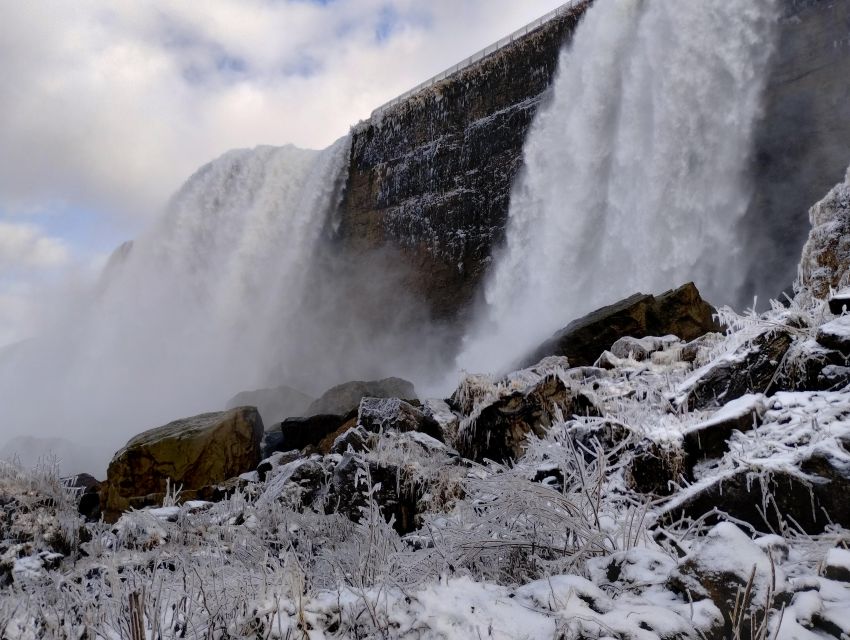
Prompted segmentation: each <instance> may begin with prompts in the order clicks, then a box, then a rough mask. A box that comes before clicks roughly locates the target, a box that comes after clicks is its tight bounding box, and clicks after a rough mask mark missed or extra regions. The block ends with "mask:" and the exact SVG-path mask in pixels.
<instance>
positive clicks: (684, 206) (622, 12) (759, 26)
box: [458, 0, 775, 371]
mask: <svg viewBox="0 0 850 640" xmlns="http://www.w3.org/2000/svg"><path fill="white" fill-rule="evenodd" d="M774 10H775V9H774V0H700V1H699V2H694V1H683V0H652V1H648V0H597V1H596V2H595V3H594V5H593V6H592V7H591V8H590V9H589V10H588V12H587V14H586V15H585V17H584V18H583V20H582V22H581V23H580V24H579V26H578V28H577V31H576V32H575V34H574V37H573V40H572V42H571V45H570V46H569V47H568V48H567V49H565V50H564V51H563V52H562V55H561V59H560V62H559V70H558V74H557V77H556V80H555V82H554V85H553V87H552V89H551V95H550V96H549V100H548V102H547V103H546V104H545V105H544V106H542V107H541V110H540V111H539V113H538V115H537V117H536V120H535V122H534V124H533V125H532V129H531V131H530V133H529V137H528V139H527V141H526V146H525V149H524V170H523V173H522V174H521V176H520V178H519V179H518V182H517V184H515V185H514V190H513V194H512V200H511V206H510V215H509V222H508V227H507V232H506V233H507V237H506V245H505V247H504V250H503V251H502V254H501V255H500V256H498V257H497V262H496V264H495V266H494V270H493V272H492V273H491V277H490V278H489V281H488V283H487V285H486V290H485V297H486V309H485V311H484V312H483V314H482V317H481V319H480V321H479V322H477V323H476V324H475V326H474V328H473V329H472V330H471V331H470V332H469V334H468V335H467V338H466V340H465V347H464V350H463V353H462V354H461V355H460V357H459V359H458V364H459V365H460V366H462V367H464V368H467V369H469V370H484V371H487V370H494V369H497V368H499V367H502V366H505V365H506V364H508V363H509V362H510V361H511V359H512V358H517V357H520V356H521V355H523V353H524V352H527V350H529V349H530V348H531V347H533V346H534V345H535V344H537V343H538V342H539V341H540V340H541V339H543V338H545V337H548V335H550V334H551V333H552V332H553V331H555V330H557V329H558V328H560V327H562V326H564V325H565V324H566V323H567V322H568V321H569V320H571V319H573V318H576V317H579V316H581V315H582V314H584V313H586V312H588V311H591V310H593V309H594V308H597V307H600V306H603V305H605V304H609V303H611V302H614V301H616V300H618V299H620V298H622V297H625V296H627V295H629V294H632V293H634V292H636V291H643V292H647V293H652V292H659V291H662V290H664V289H666V288H670V287H673V286H677V285H679V284H682V283H684V282H686V281H688V280H694V281H695V282H696V284H697V286H698V287H699V288H700V289H701V291H702V293H703V295H704V296H706V297H707V298H708V299H710V300H712V301H714V302H716V303H727V302H730V301H731V300H733V299H734V298H735V296H736V295H737V294H738V293H739V291H738V289H739V288H740V287H741V285H742V282H743V273H744V270H743V268H742V265H743V264H745V263H746V261H748V260H752V259H754V258H753V257H752V256H749V255H747V250H746V247H743V246H741V243H740V241H739V237H738V230H737V225H738V223H739V222H740V220H741V218H742V216H743V215H744V213H745V211H746V209H747V204H748V202H749V198H750V194H749V192H748V187H747V182H748V181H747V178H746V175H745V174H746V168H747V162H748V154H749V152H750V148H751V138H752V134H753V128H754V122H755V120H756V118H757V117H758V114H759V108H760V98H761V95H762V92H763V84H764V81H763V79H764V77H765V75H766V68H767V65H768V62H769V58H770V55H771V50H772V46H771V35H772V33H773V25H774V24H775V16H774Z"/></svg>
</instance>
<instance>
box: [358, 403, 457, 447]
mask: <svg viewBox="0 0 850 640" xmlns="http://www.w3.org/2000/svg"><path fill="white" fill-rule="evenodd" d="M357 424H358V425H359V426H361V427H363V428H364V429H365V430H366V431H371V432H372V433H380V432H381V431H390V430H392V431H398V432H406V431H419V432H421V433H427V434H428V435H429V436H432V437H434V438H437V439H438V440H443V432H442V430H441V429H440V425H439V424H438V423H437V421H436V420H435V419H434V418H433V417H431V416H429V415H426V414H425V413H424V412H423V411H421V410H420V409H418V408H416V407H414V406H413V405H412V404H410V403H409V402H405V401H404V400H399V399H398V398H363V399H362V400H361V401H360V409H359V411H358V415H357Z"/></svg>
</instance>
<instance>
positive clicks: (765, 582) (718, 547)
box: [668, 522, 786, 638]
mask: <svg viewBox="0 0 850 640" xmlns="http://www.w3.org/2000/svg"><path fill="white" fill-rule="evenodd" d="M668 585H669V586H670V587H671V588H672V589H673V590H674V591H676V592H678V593H680V594H682V595H683V596H685V598H686V599H687V600H688V601H690V602H693V601H695V600H700V599H702V598H709V599H711V600H712V601H713V602H714V604H715V605H717V607H718V608H719V609H720V611H721V612H722V613H723V619H724V622H725V625H726V637H736V638H738V637H740V638H749V637H751V634H750V631H751V630H753V629H755V628H758V627H759V626H760V625H761V624H762V622H763V621H764V619H765V614H766V612H767V611H768V610H769V609H774V608H775V609H779V608H780V607H781V602H783V601H784V596H785V590H786V583H785V577H784V575H783V573H782V570H781V569H780V568H779V567H778V566H776V563H775V562H771V559H770V557H769V556H768V554H767V553H765V552H764V550H763V549H762V548H761V547H760V546H759V545H757V544H756V543H755V542H754V541H753V540H751V539H750V537H749V536H748V535H747V534H745V533H744V532H743V531H741V530H740V529H739V528H738V527H736V526H735V525H734V524H730V523H728V522H723V523H720V524H718V525H717V526H715V527H714V528H713V529H712V530H711V531H709V532H708V534H707V535H706V536H705V538H704V539H703V540H702V541H701V543H700V544H699V546H697V548H696V549H695V550H694V551H693V552H691V553H690V554H689V555H688V556H687V557H686V558H684V559H683V560H682V562H681V563H680V564H679V566H678V567H677V568H676V569H675V570H674V571H673V572H672V573H671V575H670V578H669V581H668ZM747 592H748V593H749V596H748V599H747V601H746V602H744V603H743V605H742V606H741V607H740V609H741V613H740V614H739V616H738V618H735V616H734V612H735V609H736V606H735V605H736V602H738V601H739V600H743V596H744V594H745V593H747ZM736 631H737V632H738V633H736ZM752 637H754V636H752Z"/></svg>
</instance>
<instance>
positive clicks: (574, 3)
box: [372, 0, 588, 118]
mask: <svg viewBox="0 0 850 640" xmlns="http://www.w3.org/2000/svg"><path fill="white" fill-rule="evenodd" d="M587 1H588V0H570V1H569V2H565V3H564V4H562V5H561V6H560V7H558V8H557V9H553V10H552V11H550V12H549V13H547V14H546V15H545V16H542V17H540V18H538V19H537V20H535V21H534V22H530V23H528V24H527V25H525V26H524V27H522V28H520V29H517V30H516V31H514V32H513V33H512V34H510V35H509V36H505V37H504V38H502V39H501V40H499V41H498V42H494V43H493V44H491V45H490V46H489V47H485V48H484V49H481V51H478V52H477V53H473V54H472V55H471V56H469V57H468V58H467V59H466V60H463V61H462V62H458V63H457V64H456V65H455V66H453V67H449V68H448V69H446V70H445V71H443V72H442V73H438V74H437V75H435V76H434V77H433V78H429V79H428V80H426V81H425V82H423V83H421V84H418V85H416V86H415V87H413V88H412V89H411V90H410V91H405V92H404V93H402V94H401V95H400V96H398V97H397V98H393V99H392V100H390V101H389V102H386V103H384V104H382V105H381V106H380V107H378V108H377V109H375V110H374V111H373V112H372V117H373V118H374V117H375V116H377V115H380V114H381V113H383V112H384V111H386V110H387V109H389V108H390V107H394V106H395V105H397V104H399V103H400V102H404V101H405V100H407V99H408V98H409V97H410V96H412V95H414V94H417V93H419V92H420V91H422V90H423V89H427V88H428V87H430V86H432V85H434V84H436V83H438V82H441V81H442V80H445V79H446V78H448V77H449V76H453V75H454V74H456V73H457V72H458V71H462V70H463V69H466V68H467V67H469V66H471V65H473V64H475V63H476V62H478V61H479V60H482V59H484V58H486V57H487V56H490V55H493V54H494V53H496V52H497V51H499V50H500V49H503V48H504V47H506V46H508V45H509V44H511V43H512V42H515V41H516V40H519V39H520V38H523V37H525V36H527V35H528V34H529V33H531V32H532V31H537V29H539V28H540V27H542V26H543V25H544V24H546V23H547V22H549V21H551V20H553V19H555V18H557V17H559V16H562V15H565V14H567V13H570V12H572V11H573V10H574V9H575V8H576V7H578V6H579V5H582V4H584V3H586V2H587Z"/></svg>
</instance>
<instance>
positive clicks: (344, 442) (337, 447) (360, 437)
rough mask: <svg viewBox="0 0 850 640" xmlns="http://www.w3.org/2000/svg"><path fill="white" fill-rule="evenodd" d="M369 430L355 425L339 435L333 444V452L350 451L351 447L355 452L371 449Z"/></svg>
mask: <svg viewBox="0 0 850 640" xmlns="http://www.w3.org/2000/svg"><path fill="white" fill-rule="evenodd" d="M368 443H369V432H368V431H366V429H364V428H363V427H353V428H351V429H349V430H348V431H346V432H345V433H343V434H342V435H339V436H337V437H336V439H335V440H334V443H333V445H332V446H331V453H339V454H343V453H348V451H349V449H350V450H351V451H353V452H355V453H362V452H364V451H367V450H368V449H369V445H368Z"/></svg>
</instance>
